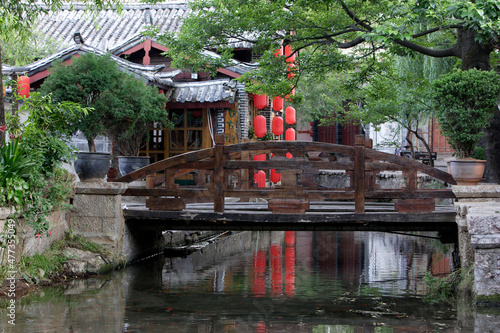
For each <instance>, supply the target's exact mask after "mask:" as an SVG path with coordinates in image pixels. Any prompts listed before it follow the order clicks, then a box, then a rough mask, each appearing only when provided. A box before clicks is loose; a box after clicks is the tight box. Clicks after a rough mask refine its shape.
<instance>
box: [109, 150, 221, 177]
mask: <svg viewBox="0 0 500 333" xmlns="http://www.w3.org/2000/svg"><path fill="white" fill-rule="evenodd" d="M213 156H214V149H213V148H207V149H201V150H196V151H193V152H189V153H184V154H180V155H177V156H174V157H170V158H168V159H165V160H161V161H158V162H155V163H153V164H150V165H148V166H147V167H144V168H141V169H139V170H136V171H134V172H131V173H129V174H128V175H125V176H123V177H121V178H119V179H117V180H116V181H117V182H123V183H130V182H132V181H134V180H137V179H141V178H144V177H146V175H149V174H154V173H157V172H160V171H163V170H165V169H168V168H173V167H176V166H179V165H182V164H185V163H188V162H193V161H198V160H203V159H206V158H210V157H213Z"/></svg>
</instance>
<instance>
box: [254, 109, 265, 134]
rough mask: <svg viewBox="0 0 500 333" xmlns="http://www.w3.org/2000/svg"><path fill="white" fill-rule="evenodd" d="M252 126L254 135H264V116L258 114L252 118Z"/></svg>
mask: <svg viewBox="0 0 500 333" xmlns="http://www.w3.org/2000/svg"><path fill="white" fill-rule="evenodd" d="M253 128H254V131H255V136H256V137H258V138H262V137H264V135H266V133H267V129H266V118H265V117H264V116H263V115H261V114H259V115H258V116H256V117H255V118H254V119H253Z"/></svg>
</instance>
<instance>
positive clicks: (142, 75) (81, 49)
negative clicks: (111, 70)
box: [2, 44, 178, 87]
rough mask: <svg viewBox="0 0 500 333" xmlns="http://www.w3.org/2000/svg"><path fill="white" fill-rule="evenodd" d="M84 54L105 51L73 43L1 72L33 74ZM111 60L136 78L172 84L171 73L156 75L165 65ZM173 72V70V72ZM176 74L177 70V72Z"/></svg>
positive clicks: (7, 67) (116, 58)
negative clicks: (48, 54) (26, 63)
mask: <svg viewBox="0 0 500 333" xmlns="http://www.w3.org/2000/svg"><path fill="white" fill-rule="evenodd" d="M77 53H78V54H84V53H94V54H97V55H101V56H102V55H105V52H103V51H101V50H98V49H96V48H95V47H92V46H89V45H85V44H83V45H81V44H73V45H72V46H69V47H67V48H65V49H64V50H61V51H59V52H56V53H53V54H51V55H50V56H48V57H46V58H43V59H40V60H38V61H35V62H33V63H31V64H28V65H26V66H23V67H12V66H6V65H4V66H3V68H2V72H3V74H5V75H10V74H13V73H16V74H23V75H24V74H26V75H28V76H33V75H35V74H36V73H38V72H41V71H44V70H46V69H48V68H50V67H51V66H52V65H53V62H54V61H55V60H58V59H62V60H66V59H69V58H71V57H72V56H74V55H75V54H77ZM111 57H112V59H113V60H115V61H116V62H117V63H118V65H119V67H120V69H121V70H123V71H127V72H129V73H131V74H133V75H134V76H135V77H136V78H138V79H141V80H143V81H145V82H154V83H156V84H159V85H162V86H167V87H168V86H171V85H172V80H171V77H172V74H171V75H156V74H157V73H158V72H159V71H161V69H163V68H164V67H165V65H149V66H146V65H141V64H136V63H133V62H130V61H127V60H125V59H122V58H120V57H117V56H111ZM173 73H175V72H173ZM177 74H178V72H177Z"/></svg>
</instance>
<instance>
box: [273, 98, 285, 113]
mask: <svg viewBox="0 0 500 333" xmlns="http://www.w3.org/2000/svg"><path fill="white" fill-rule="evenodd" d="M282 109H283V97H274V99H273V110H274V111H281V110H282Z"/></svg>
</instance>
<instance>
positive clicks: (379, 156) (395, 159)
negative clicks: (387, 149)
mask: <svg viewBox="0 0 500 333" xmlns="http://www.w3.org/2000/svg"><path fill="white" fill-rule="evenodd" d="M366 157H368V158H372V159H374V160H381V161H386V162H389V163H393V164H397V165H401V166H402V167H404V168H406V169H415V170H417V171H420V172H422V173H425V174H428V175H429V176H431V177H434V178H436V179H439V180H442V181H444V182H446V183H448V184H452V185H456V184H457V182H456V181H455V179H453V177H452V176H451V175H450V174H449V173H447V172H444V171H441V170H439V169H436V168H433V167H431V166H429V165H427V164H423V163H420V162H417V161H413V160H410V159H408V158H404V157H401V156H396V155H392V154H387V153H383V152H380V151H376V150H371V149H367V150H366Z"/></svg>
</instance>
